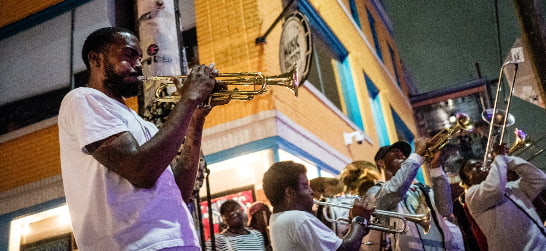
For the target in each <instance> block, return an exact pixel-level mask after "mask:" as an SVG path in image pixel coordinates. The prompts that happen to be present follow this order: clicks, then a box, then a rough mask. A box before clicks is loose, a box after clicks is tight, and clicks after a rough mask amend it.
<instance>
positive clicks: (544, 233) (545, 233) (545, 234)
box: [504, 193, 546, 236]
mask: <svg viewBox="0 0 546 251" xmlns="http://www.w3.org/2000/svg"><path fill="white" fill-rule="evenodd" d="M504 196H506V198H508V199H509V200H510V201H511V202H512V203H514V205H516V206H517V207H518V208H519V209H520V210H521V211H522V212H523V213H525V215H527V217H529V219H531V221H532V222H533V223H535V224H536V225H537V227H538V229H540V232H542V234H543V235H544V236H546V232H544V231H545V229H544V226H542V225H540V224H538V222H537V221H536V220H535V219H533V217H531V215H529V213H527V211H525V209H524V208H522V207H521V206H520V205H519V204H518V203H516V202H515V201H514V200H513V199H512V198H510V196H508V194H506V193H505V194H504Z"/></svg>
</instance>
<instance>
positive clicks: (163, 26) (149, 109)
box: [136, 0, 182, 127]
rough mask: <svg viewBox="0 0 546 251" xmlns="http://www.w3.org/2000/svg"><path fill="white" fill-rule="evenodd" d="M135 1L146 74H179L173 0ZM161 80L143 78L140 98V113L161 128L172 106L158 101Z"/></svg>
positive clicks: (143, 66) (143, 69) (178, 53)
mask: <svg viewBox="0 0 546 251" xmlns="http://www.w3.org/2000/svg"><path fill="white" fill-rule="evenodd" d="M136 4H137V17H138V20H137V25H138V33H139V38H140V45H141V47H142V50H143V55H142V72H143V74H144V76H146V77H152V76H176V75H180V74H181V71H182V70H181V65H180V51H179V46H178V35H177V34H178V31H177V29H176V16H175V6H174V0H162V1H155V0H137V1H136ZM161 82H162V81H144V83H143V93H142V97H141V99H140V100H139V113H140V115H141V116H142V117H144V118H145V119H146V120H148V121H151V122H152V123H154V124H155V125H156V126H158V127H161V125H162V123H163V122H164V121H165V119H166V116H167V115H168V114H169V112H170V111H171V109H172V106H173V104H172V103H157V102H155V90H156V89H157V87H158V86H159V85H160V84H161ZM169 91H170V92H174V91H176V90H169Z"/></svg>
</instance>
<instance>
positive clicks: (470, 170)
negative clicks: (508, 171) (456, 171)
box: [464, 144, 513, 188]
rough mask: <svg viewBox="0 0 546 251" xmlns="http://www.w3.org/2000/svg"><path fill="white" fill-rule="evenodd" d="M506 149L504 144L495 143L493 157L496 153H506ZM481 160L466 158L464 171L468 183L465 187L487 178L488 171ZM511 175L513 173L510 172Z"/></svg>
mask: <svg viewBox="0 0 546 251" xmlns="http://www.w3.org/2000/svg"><path fill="white" fill-rule="evenodd" d="M507 154H508V149H507V148H506V144H502V145H497V146H494V147H493V158H495V156H497V155H507ZM482 167H483V162H482V161H480V160H474V159H471V160H468V161H467V162H466V164H465V166H464V170H465V173H466V175H467V177H468V180H469V182H470V184H468V185H466V186H465V188H468V187H470V186H472V185H476V184H480V183H482V181H484V180H485V179H486V178H487V175H488V174H489V172H488V171H485V170H483V168H482ZM512 175H513V173H512Z"/></svg>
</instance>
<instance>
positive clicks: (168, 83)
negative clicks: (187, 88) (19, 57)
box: [140, 65, 299, 105]
mask: <svg viewBox="0 0 546 251" xmlns="http://www.w3.org/2000/svg"><path fill="white" fill-rule="evenodd" d="M172 77H175V78H177V79H179V80H180V82H181V83H182V84H183V83H184V81H185V80H186V79H187V78H188V76H187V75H181V76H172ZM172 77H171V76H155V77H148V78H146V77H141V78H140V80H142V81H163V82H162V83H161V84H160V85H159V86H158V87H157V89H156V91H155V100H156V101H157V102H171V103H176V102H178V101H179V100H180V96H179V95H178V92H176V86H175V85H174V83H173V82H172ZM216 80H219V81H221V82H223V83H225V84H226V86H227V89H225V90H215V91H213V93H211V95H210V96H209V100H208V105H210V103H211V101H224V100H227V99H232V100H251V99H253V98H254V96H256V95H260V94H263V93H265V92H266V91H267V90H268V89H267V87H268V86H271V85H277V86H284V87H286V88H288V89H290V90H292V91H293V92H294V95H295V96H296V97H297V96H298V87H299V76H298V70H297V67H296V65H294V66H293V67H292V69H291V70H290V71H288V72H286V73H282V74H279V75H275V76H266V75H264V74H262V73H261V72H237V73H219V74H218V76H217V77H216Z"/></svg>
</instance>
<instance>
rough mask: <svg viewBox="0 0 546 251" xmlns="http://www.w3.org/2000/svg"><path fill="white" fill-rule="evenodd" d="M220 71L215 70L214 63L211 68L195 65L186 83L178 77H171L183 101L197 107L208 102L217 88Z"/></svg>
mask: <svg viewBox="0 0 546 251" xmlns="http://www.w3.org/2000/svg"><path fill="white" fill-rule="evenodd" d="M216 76H218V70H216V69H214V63H212V64H210V65H209V66H206V65H194V66H193V67H192V68H191V71H190V74H189V75H188V78H187V79H186V80H185V81H184V83H183V84H182V83H180V80H178V78H176V77H171V79H172V81H173V83H174V85H175V86H176V89H177V90H178V95H179V96H180V100H181V101H186V102H194V103H195V104H196V105H198V104H202V103H204V102H206V101H207V98H208V97H209V96H210V94H211V93H212V90H213V89H214V88H215V87H216V82H217V81H216Z"/></svg>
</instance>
